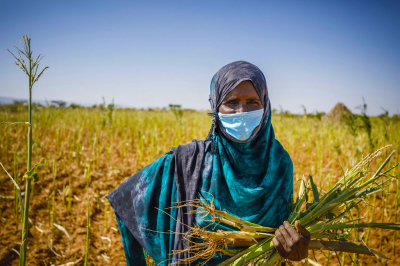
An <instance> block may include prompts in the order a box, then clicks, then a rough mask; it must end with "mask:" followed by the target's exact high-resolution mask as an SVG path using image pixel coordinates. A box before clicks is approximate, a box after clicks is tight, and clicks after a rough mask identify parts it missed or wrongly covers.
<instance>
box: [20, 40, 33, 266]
mask: <svg viewBox="0 0 400 266" xmlns="http://www.w3.org/2000/svg"><path fill="white" fill-rule="evenodd" d="M28 49H29V51H28V56H29V76H28V77H29V127H28V166H27V168H28V171H30V170H31V167H32V54H31V45H30V39H28ZM31 181H32V179H31V178H27V179H26V187H25V210H24V215H23V222H22V241H21V242H22V244H21V250H20V260H19V265H20V266H25V263H26V247H27V245H28V243H27V238H28V215H29V199H30V195H31Z"/></svg>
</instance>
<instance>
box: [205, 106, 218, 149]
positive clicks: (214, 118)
mask: <svg viewBox="0 0 400 266" xmlns="http://www.w3.org/2000/svg"><path fill="white" fill-rule="evenodd" d="M207 115H208V116H210V117H212V125H211V129H210V131H209V132H208V135H207V138H206V140H210V141H211V154H215V151H216V144H215V143H214V142H215V141H214V138H213V135H214V133H215V130H216V129H217V119H218V113H215V112H211V113H208V114H207Z"/></svg>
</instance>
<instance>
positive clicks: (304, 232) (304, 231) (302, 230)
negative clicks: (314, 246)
mask: <svg viewBox="0 0 400 266" xmlns="http://www.w3.org/2000/svg"><path fill="white" fill-rule="evenodd" d="M294 224H295V226H296V229H297V231H299V233H300V234H301V235H302V236H304V237H305V238H307V239H310V238H311V234H310V232H308V230H307V229H306V228H305V227H304V226H302V225H301V224H300V223H299V221H296V222H295V223H294Z"/></svg>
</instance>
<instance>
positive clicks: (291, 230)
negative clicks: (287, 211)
mask: <svg viewBox="0 0 400 266" xmlns="http://www.w3.org/2000/svg"><path fill="white" fill-rule="evenodd" d="M283 226H284V227H285V229H286V231H287V232H288V233H289V234H290V237H291V239H292V242H293V243H295V242H297V241H298V240H299V238H300V235H299V233H297V231H296V230H295V229H294V228H293V226H291V225H290V223H289V222H287V221H284V222H283Z"/></svg>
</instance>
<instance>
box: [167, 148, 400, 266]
mask: <svg viewBox="0 0 400 266" xmlns="http://www.w3.org/2000/svg"><path fill="white" fill-rule="evenodd" d="M385 148H387V147H384V148H382V149H379V150H378V151H376V152H374V153H372V154H370V155H368V156H366V157H365V158H364V159H363V160H362V161H361V162H360V163H358V164H357V165H356V166H355V167H353V168H352V169H351V170H349V171H347V172H346V173H344V175H343V177H342V178H341V180H339V182H337V183H336V184H335V186H334V187H333V188H332V189H330V190H329V191H328V192H326V193H324V194H322V193H321V192H320V191H319V190H318V188H317V186H316V185H315V183H314V182H313V179H312V177H311V176H310V177H309V179H308V180H307V179H306V178H303V180H302V181H301V182H302V183H301V187H300V190H299V195H298V197H297V199H296V201H295V202H294V201H292V204H291V206H290V211H291V214H290V216H289V218H288V222H289V223H290V224H291V225H292V226H293V227H294V222H295V221H296V220H298V221H299V222H300V223H301V224H302V225H303V226H304V227H306V228H307V230H308V231H309V232H310V233H311V239H312V240H311V242H310V245H309V249H312V250H331V251H342V252H349V253H358V254H367V255H375V256H377V257H379V258H384V259H389V258H387V257H385V256H384V255H383V254H381V253H379V252H378V251H375V250H373V249H371V248H369V247H367V246H366V245H363V244H361V243H355V242H354V241H356V240H355V239H353V236H354V234H352V230H357V232H356V233H357V234H358V230H359V228H382V229H389V230H400V223H372V222H371V223H355V222H354V219H353V215H352V214H351V210H352V209H353V208H355V207H359V206H360V205H361V204H362V202H365V200H366V199H367V198H368V197H369V196H370V195H372V194H374V193H377V192H379V191H384V189H385V186H386V185H387V184H388V183H389V181H390V180H392V179H393V178H395V177H396V176H397V175H390V174H389V172H390V171H391V170H393V169H394V168H395V167H397V166H398V163H397V164H395V165H393V166H391V167H389V168H388V169H387V170H386V171H383V169H384V167H385V166H386V165H387V164H388V162H389V160H390V158H391V157H392V155H393V153H394V151H393V152H392V153H391V154H390V155H389V156H388V157H387V158H386V160H385V161H384V162H383V163H382V165H381V166H380V167H379V168H378V169H377V170H376V171H375V172H374V173H373V174H372V175H370V174H371V173H372V172H370V171H369V170H368V168H369V165H370V162H371V161H372V160H373V159H375V158H376V157H378V156H379V155H381V154H382V151H383V149H385ZM308 184H310V185H308ZM309 192H312V196H313V202H308V200H309V196H308V195H309ZM184 206H192V207H195V212H196V214H197V217H200V218H203V219H208V220H211V221H212V223H210V225H209V226H207V227H208V228H200V227H199V226H197V225H195V226H193V227H190V230H189V231H188V233H187V234H186V235H185V237H184V239H185V240H186V241H188V243H189V244H188V246H187V248H186V249H185V250H177V251H174V253H180V252H186V251H189V252H190V253H191V254H192V256H191V258H190V259H186V260H185V261H181V262H189V261H190V262H194V261H198V260H199V264H200V265H205V264H207V262H208V261H209V260H210V259H212V258H213V257H214V256H215V255H216V254H218V253H224V254H227V255H229V256H231V258H229V259H228V260H226V261H224V262H223V263H221V264H220V265H219V266H223V265H276V264H278V263H280V261H281V260H282V258H281V257H280V255H279V253H278V252H277V251H276V250H275V248H274V245H273V243H272V239H273V237H274V232H275V230H276V229H275V228H269V227H264V226H261V225H258V224H254V223H250V222H248V221H245V220H243V219H240V218H239V217H236V216H233V215H230V214H228V213H227V212H225V211H221V210H217V209H216V208H215V207H214V205H213V202H212V200H206V199H205V198H202V197H201V198H200V199H195V200H193V201H189V202H185V203H181V204H180V205H177V206H175V207H174V208H181V207H184ZM357 222H358V221H357ZM220 223H223V224H227V225H230V226H233V227H236V228H238V231H221V230H218V231H216V232H214V231H213V230H212V228H211V227H210V226H211V225H217V224H220ZM294 228H295V227H294ZM200 259H201V260H200ZM178 263H179V262H178Z"/></svg>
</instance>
